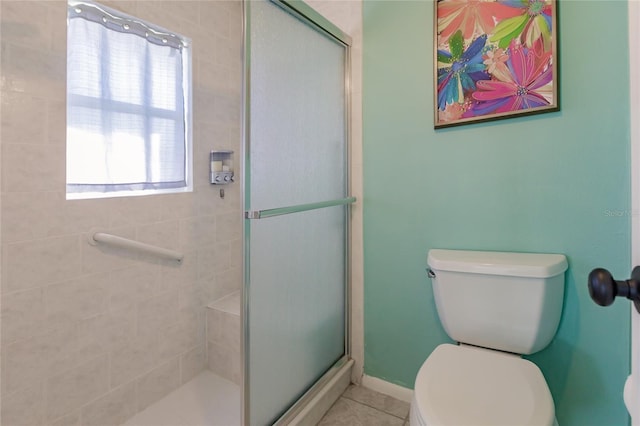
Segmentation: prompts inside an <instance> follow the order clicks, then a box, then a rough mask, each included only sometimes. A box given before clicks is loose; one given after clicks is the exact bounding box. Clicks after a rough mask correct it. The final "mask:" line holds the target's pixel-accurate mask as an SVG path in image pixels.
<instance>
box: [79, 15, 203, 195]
mask: <svg viewBox="0 0 640 426" xmlns="http://www.w3.org/2000/svg"><path fill="white" fill-rule="evenodd" d="M67 37H68V38H67V194H77V193H102V194H104V193H109V194H114V195H115V193H120V194H119V195H126V194H127V193H130V192H132V191H135V192H139V191H147V190H167V189H172V188H186V187H188V186H189V182H188V181H189V180H190V177H189V176H188V174H189V168H190V161H189V154H190V144H189V140H190V137H191V130H190V92H191V90H190V69H191V67H190V63H189V61H190V59H189V54H188V50H187V45H188V40H186V39H185V38H184V37H180V36H177V35H175V34H172V33H169V32H167V31H166V30H164V29H161V28H157V27H153V26H152V25H150V24H147V23H144V22H142V21H141V20H139V19H135V18H132V17H129V16H127V15H123V14H121V13H120V12H116V11H114V10H112V9H109V8H106V7H104V6H101V5H97V4H92V3H84V2H83V3H80V2H74V3H71V2H70V3H69V11H68V29H67ZM123 193H124V194H123Z"/></svg>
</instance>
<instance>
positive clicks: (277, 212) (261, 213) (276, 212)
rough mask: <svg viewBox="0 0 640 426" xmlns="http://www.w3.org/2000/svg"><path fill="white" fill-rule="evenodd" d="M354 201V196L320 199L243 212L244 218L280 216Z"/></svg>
mask: <svg viewBox="0 0 640 426" xmlns="http://www.w3.org/2000/svg"><path fill="white" fill-rule="evenodd" d="M355 202H356V197H346V198H340V199H337V200H330V201H321V202H319V203H308V204H298V205H295V206H287V207H278V208H275V209H267V210H253V211H246V212H244V218H245V219H266V218H268V217H274V216H282V215H285V214H291V213H300V212H306V211H309V210H317V209H324V208H326V207H334V206H344V205H349V204H353V203H355Z"/></svg>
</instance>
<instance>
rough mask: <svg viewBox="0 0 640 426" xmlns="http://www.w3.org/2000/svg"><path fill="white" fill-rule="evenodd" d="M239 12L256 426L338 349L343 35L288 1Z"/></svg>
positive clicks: (341, 344) (342, 258) (342, 259)
mask: <svg viewBox="0 0 640 426" xmlns="http://www.w3.org/2000/svg"><path fill="white" fill-rule="evenodd" d="M245 8H246V10H245V13H246V14H247V16H246V24H247V29H246V32H247V38H246V43H247V44H246V49H247V57H246V60H247V86H246V87H247V104H246V105H247V106H246V111H245V114H246V120H245V121H246V123H245V125H246V127H245V131H246V137H245V139H246V147H245V149H246V151H245V170H246V176H245V187H246V192H245V210H246V211H245V243H246V244H245V373H246V374H245V424H251V425H252V426H259V425H266V424H271V423H273V422H274V421H276V420H277V419H278V418H280V416H281V415H282V414H284V413H285V412H287V410H289V409H290V407H291V406H292V405H293V404H294V403H295V402H296V401H297V400H298V399H299V398H300V397H301V396H302V395H304V394H305V393H306V392H307V391H308V390H309V389H310V388H311V387H312V386H313V385H314V383H316V381H317V380H318V379H319V378H321V377H322V376H323V375H324V374H325V373H326V372H327V371H328V370H330V369H331V367H332V366H334V365H335V364H336V362H338V361H340V360H342V359H344V358H345V356H346V351H347V349H346V339H347V333H346V328H347V327H346V304H347V301H346V296H347V281H346V277H347V269H348V265H347V260H346V259H347V252H348V210H349V207H348V206H349V204H350V203H351V202H353V201H354V199H353V198H350V197H348V192H347V187H348V185H347V183H348V172H347V163H348V158H347V153H348V148H347V146H348V145H347V140H348V126H347V91H346V82H347V78H346V77H347V71H348V43H349V40H348V38H347V37H345V36H343V35H342V34H341V33H340V31H338V30H337V29H336V28H335V27H333V26H332V25H331V24H329V23H328V22H326V21H324V20H323V19H322V18H321V17H320V16H319V15H317V14H315V13H314V12H313V11H312V10H311V9H310V8H308V7H306V6H305V5H304V4H300V2H295V3H294V2H291V3H289V2H269V1H264V0H258V1H248V2H246V3H245ZM309 18H310V19H309ZM314 21H315V23H314Z"/></svg>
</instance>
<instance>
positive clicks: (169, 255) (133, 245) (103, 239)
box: [89, 232, 184, 262]
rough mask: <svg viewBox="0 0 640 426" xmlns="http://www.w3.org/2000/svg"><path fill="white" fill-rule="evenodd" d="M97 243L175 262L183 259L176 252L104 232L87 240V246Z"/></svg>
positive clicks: (97, 233) (95, 234) (96, 233)
mask: <svg viewBox="0 0 640 426" xmlns="http://www.w3.org/2000/svg"><path fill="white" fill-rule="evenodd" d="M98 243H103V244H108V245H111V246H114V247H120V248H124V249H130V250H138V251H141V252H144V253H149V254H153V255H156V256H158V257H161V258H163V259H169V260H176V261H178V262H182V259H184V255H183V254H182V253H180V252H178V251H175V250H169V249H166V248H162V247H157V246H153V245H151V244H146V243H141V242H140V241H134V240H130V239H128V238H123V237H118V236H117V235H112V234H106V233H104V232H95V233H94V234H93V235H91V238H89V244H91V245H94V246H95V245H97V244H98Z"/></svg>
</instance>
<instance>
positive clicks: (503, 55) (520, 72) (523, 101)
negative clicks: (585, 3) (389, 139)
mask: <svg viewBox="0 0 640 426" xmlns="http://www.w3.org/2000/svg"><path fill="white" fill-rule="evenodd" d="M556 16H557V13H556V0H438V1H436V2H435V24H434V27H435V28H436V30H435V32H436V34H435V35H434V40H435V42H434V44H435V48H434V53H435V55H434V56H435V57H434V64H435V76H436V78H434V86H435V87H434V93H435V108H434V109H435V127H436V128H441V127H449V126H457V125H461V124H466V123H473V122H478V121H487V120H496V119H502V118H508V117H513V116H519V115H524V114H537V113H542V112H549V111H557V110H558V109H559V104H558V71H557V70H558V60H557V38H558V37H557V33H558V29H557V24H556Z"/></svg>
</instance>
